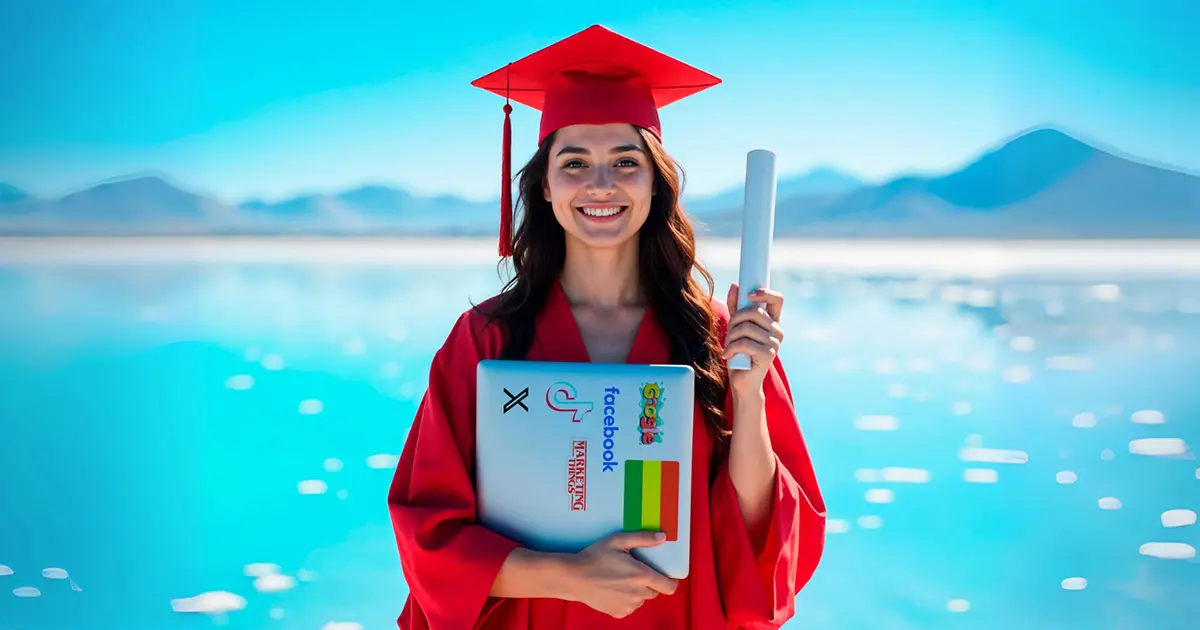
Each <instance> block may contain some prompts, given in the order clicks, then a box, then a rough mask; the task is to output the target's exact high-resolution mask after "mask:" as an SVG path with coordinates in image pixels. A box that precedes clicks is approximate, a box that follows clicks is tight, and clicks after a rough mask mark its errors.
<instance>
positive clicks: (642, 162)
mask: <svg viewBox="0 0 1200 630" xmlns="http://www.w3.org/2000/svg"><path fill="white" fill-rule="evenodd" d="M718 82H719V80H718V79H716V77H713V76H711V75H709V74H707V73H705V72H702V71H700V70H697V69H695V68H692V67H691V66H688V65H686V64H683V63H681V62H679V61H676V60H674V59H671V58H670V57H667V56H666V55H663V54H662V53H659V52H657V51H654V50H651V49H649V48H647V47H645V46H643V45H641V44H638V43H636V42H633V41H631V40H628V39H626V38H623V37H621V36H619V35H616V34H614V33H612V32H611V31H608V30H606V29H603V28H601V27H591V28H589V29H586V30H584V31H583V32H581V33H578V34H576V35H574V36H572V37H569V38H567V39H566V40H563V41H562V42H559V43H558V44H555V45H553V46H550V47H549V48H546V49H543V50H542V51H539V52H537V53H534V54H533V55H530V56H529V57H526V58H524V59H522V60H520V61H518V62H516V63H513V64H510V65H509V66H507V67H505V68H502V69H500V70H498V71H497V72H495V73H492V74H491V75H488V77H484V78H483V79H480V80H479V81H476V83H475V84H476V85H477V86H479V87H484V88H486V89H489V90H492V91H494V92H496V93H497V94H500V95H501V96H505V97H512V98H513V99H514V100H519V101H520V102H522V103H525V104H526V105H529V106H531V107H535V108H538V109H540V110H541V112H542V117H541V129H540V135H539V138H538V150H537V152H536V153H535V154H534V156H533V158H532V159H530V161H529V162H528V163H527V164H526V165H525V167H524V168H522V169H521V172H520V177H519V183H518V193H519V198H520V202H521V203H520V205H521V207H522V208H523V212H522V213H521V221H520V223H519V224H518V225H517V226H516V229H515V230H512V229H511V228H512V222H513V215H512V211H511V208H510V207H509V201H510V199H511V191H510V186H511V184H510V180H511V178H510V177H509V173H508V169H507V154H508V150H509V146H508V145H509V144H510V143H511V135H510V132H509V129H508V124H507V116H506V125H505V135H504V140H505V145H506V146H505V156H506V164H505V169H504V192H503V194H502V197H503V199H504V201H503V202H502V208H501V212H502V214H501V221H502V222H501V232H500V252H501V254H502V255H511V256H512V264H513V268H514V270H515V274H514V277H513V280H512V282H510V283H509V285H508V286H506V287H505V288H504V290H503V291H502V292H501V293H500V294H499V295H496V296H494V297H492V298H490V299H488V300H486V301H485V302H484V303H482V304H480V305H478V306H477V307H475V308H473V309H470V310H468V311H467V312H465V313H463V314H462V315H461V317H460V318H459V320H458V322H457V323H456V324H455V326H454V328H453V330H452V331H451V333H450V336H449V338H448V339H447V340H446V342H445V343H444V344H443V345H442V347H441V348H440V349H439V350H438V352H437V354H436V355H435V356H434V359H433V362H432V367H431V371H430V375H429V390H428V392H427V393H426V394H425V397H424V398H423V400H422V402H421V406H420V410H419V411H418V413H417V417H416V419H415V420H414V422H413V427H412V429H411V431H410V433H409V437H408V440H407V443H406V444H405V446H404V450H403V452H402V454H401V457H400V461H399V464H398V465H397V467H396V473H395V477H394V479H393V483H392V486H391V490H390V493H389V497H388V502H389V507H390V509H391V515H392V522H393V524H394V527H395V532H396V540H397V544H398V547H399V551H400V559H401V564H402V566H403V567H404V575H405V578H406V580H407V582H408V584H409V587H410V589H411V590H410V595H409V598H408V601H407V602H406V604H405V606H404V611H403V612H402V613H401V615H400V618H399V625H400V627H401V628H439V629H450V628H463V629H466V628H597V629H602V628H608V627H622V628H633V629H639V628H647V629H649V628H655V629H658V630H668V629H673V628H678V629H683V628H712V629H714V630H716V629H719V628H720V629H724V628H746V627H754V628H766V627H779V626H781V625H782V624H783V623H785V622H786V621H787V620H788V619H790V618H791V617H792V615H793V613H794V610H795V604H794V597H795V595H796V592H797V591H798V590H799V589H800V588H801V587H803V586H804V585H805V584H806V583H807V582H808V581H809V579H810V578H811V576H812V575H813V572H814V571H815V570H816V567H817V564H818V562H819V561H820V558H821V555H822V552H823V549H824V535H825V506H824V503H823V501H822V497H821V492H820V489H819V487H818V485H817V482H816V477H815V474H814V472H813V466H812V462H811V461H810V459H809V456H808V451H807V447H806V445H805V442H804V438H803V437H802V436H801V434H800V428H799V424H798V422H797V418H796V412H795V407H794V406H793V401H792V397H791V389H790V386H789V385H788V381H787V377H786V375H785V373H784V370H783V366H782V364H781V363H780V361H779V359H778V350H779V346H780V343H781V341H782V339H783V330H782V328H781V327H780V324H779V319H780V311H781V308H782V301H783V298H782V296H780V295H779V294H777V293H771V292H756V293H757V294H751V295H752V296H753V297H752V299H753V300H754V301H755V302H757V304H756V305H754V306H752V307H748V308H745V309H741V310H736V312H732V313H731V311H735V306H736V305H735V300H736V295H737V293H736V286H735V287H730V291H729V293H728V295H727V296H726V298H725V301H724V303H722V302H721V301H720V300H718V299H714V296H713V283H712V278H711V276H709V274H708V272H707V271H706V270H705V269H704V267H703V266H701V265H700V264H699V262H698V261H697V259H696V240H695V234H694V231H693V229H692V224H691V221H690V220H689V218H688V216H687V214H686V213H685V212H684V211H683V208H682V207H681V206H680V204H679V198H680V188H681V184H680V182H681V179H682V177H681V172H680V169H679V167H678V165H677V164H676V163H675V161H674V160H673V159H672V158H671V157H670V156H669V155H668V154H667V152H666V150H665V149H664V148H663V145H662V130H661V128H660V124H659V118H658V109H659V108H660V107H662V106H664V105H667V104H669V103H671V102H673V101H675V100H678V99H680V98H683V97H685V96H689V95H691V94H693V93H695V92H698V91H700V90H703V89H705V88H707V87H710V86H712V85H715V84H716V83H718ZM510 112H511V106H510V105H508V104H505V113H506V115H507V114H508V113H510ZM697 276H699V277H701V278H703V279H704V280H705V281H706V284H707V285H708V286H707V287H703V286H701V283H700V282H699V281H698V280H697ZM734 353H745V354H746V355H748V356H749V357H750V358H751V363H752V368H751V369H750V370H739V371H737V372H735V373H733V374H730V373H729V372H728V371H727V369H726V367H725V363H724V361H725V359H727V358H728V357H730V356H732V355H733V354H734ZM496 358H500V359H508V360H528V361H566V362H618V363H637V364H663V363H670V364H676V365H687V366H689V367H691V368H692V370H693V372H694V373H695V375H696V382H695V400H694V405H692V407H693V413H692V416H693V423H694V429H695V430H694V432H693V434H694V436H695V437H694V441H693V445H692V461H690V462H678V465H680V466H689V467H690V470H691V479H692V482H691V484H690V485H691V487H688V488H679V489H678V491H679V492H680V493H685V492H686V493H688V495H689V500H690V506H691V508H690V511H689V512H688V513H681V514H680V515H679V518H680V519H687V522H688V524H689V526H690V528H691V529H690V531H691V536H690V539H689V541H688V543H687V544H688V553H689V565H690V568H689V574H688V576H687V578H685V579H681V580H676V579H670V578H668V577H666V576H664V575H662V574H660V573H658V572H657V571H655V570H653V569H652V568H650V567H649V566H648V565H646V564H644V563H642V562H641V561H639V560H638V559H637V557H636V556H635V554H634V553H633V550H634V549H636V548H643V547H653V546H656V545H659V544H662V543H663V541H664V538H663V536H665V533H664V532H661V531H659V532H655V531H623V532H615V533H612V534H611V535H609V536H607V537H605V538H602V539H600V540H597V541H595V542H593V543H592V544H591V545H590V546H588V547H587V548H586V549H582V550H577V551H575V552H574V553H547V552H544V551H540V550H534V549H528V548H525V547H523V546H521V545H520V544H518V542H517V541H514V540H510V539H508V538H506V537H504V536H502V535H500V534H498V533H496V532H495V531H492V530H489V529H487V528H486V527H484V526H483V525H481V524H479V523H478V522H476V521H475V489H474V485H473V480H474V462H475V454H474V449H475V435H476V433H475V425H474V422H475V410H474V401H475V399H476V398H475V397H476V391H475V389H476V368H477V366H478V365H479V362H480V361H481V360H484V359H496ZM668 404H670V403H668ZM684 404H685V405H688V404H689V403H688V402H685V403H684ZM513 461H514V462H519V461H521V454H519V453H514V458H513ZM625 461H630V460H625ZM650 470H656V469H654V468H653V467H651V469H650ZM652 505H653V504H652V502H651V503H646V506H651V507H650V509H654V508H653V507H652ZM617 620H620V621H617Z"/></svg>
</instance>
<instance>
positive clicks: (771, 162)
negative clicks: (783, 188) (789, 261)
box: [729, 149, 776, 370]
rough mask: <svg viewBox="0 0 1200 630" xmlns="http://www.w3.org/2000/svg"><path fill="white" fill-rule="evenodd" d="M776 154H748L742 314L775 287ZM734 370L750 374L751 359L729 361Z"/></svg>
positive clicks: (738, 356)
mask: <svg viewBox="0 0 1200 630" xmlns="http://www.w3.org/2000/svg"><path fill="white" fill-rule="evenodd" d="M775 187H776V181H775V154H774V153H772V152H771V151H767V150H766V149H755V150H753V151H751V152H749V153H747V154H746V198H745V205H744V206H743V207H742V259H741V263H740V265H741V266H740V268H739V270H738V302H737V305H738V310H741V309H743V308H746V307H747V306H750V305H751V304H753V302H751V301H750V300H749V298H748V297H747V296H749V295H750V292H752V291H756V290H758V289H766V288H768V287H769V286H770V284H771V241H772V240H773V237H774V234H775ZM729 369H730V370H749V369H750V356H749V355H747V354H742V353H738V354H735V355H733V356H732V357H730V359H729Z"/></svg>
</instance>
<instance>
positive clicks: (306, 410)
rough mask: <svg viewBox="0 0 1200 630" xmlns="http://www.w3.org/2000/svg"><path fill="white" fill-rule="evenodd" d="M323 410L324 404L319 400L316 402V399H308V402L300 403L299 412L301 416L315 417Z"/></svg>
mask: <svg viewBox="0 0 1200 630" xmlns="http://www.w3.org/2000/svg"><path fill="white" fill-rule="evenodd" d="M324 410H325V403H323V402H321V401H320V400H317V399H316V398H310V399H308V400H302V401H300V407H299V411H300V413H301V415H305V416H315V415H317V414H319V413H321V412H322V411H324Z"/></svg>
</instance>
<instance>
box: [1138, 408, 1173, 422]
mask: <svg viewBox="0 0 1200 630" xmlns="http://www.w3.org/2000/svg"><path fill="white" fill-rule="evenodd" d="M1129 419H1130V420H1132V421H1133V422H1134V423H1136V424H1163V423H1164V422H1166V421H1167V419H1166V417H1165V416H1164V415H1163V412H1161V411H1157V410H1155V409H1140V410H1138V411H1135V412H1133V415H1132V416H1130V418H1129Z"/></svg>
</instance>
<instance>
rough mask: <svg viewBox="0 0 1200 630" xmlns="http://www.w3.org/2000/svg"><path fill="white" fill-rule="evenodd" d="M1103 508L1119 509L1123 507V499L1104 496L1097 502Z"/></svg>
mask: <svg viewBox="0 0 1200 630" xmlns="http://www.w3.org/2000/svg"><path fill="white" fill-rule="evenodd" d="M1096 503H1097V504H1098V505H1099V506H1100V509H1101V510H1119V509H1121V500H1120V499H1118V498H1116V497H1102V498H1101V499H1100V500H1099V501H1097V502H1096Z"/></svg>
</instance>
